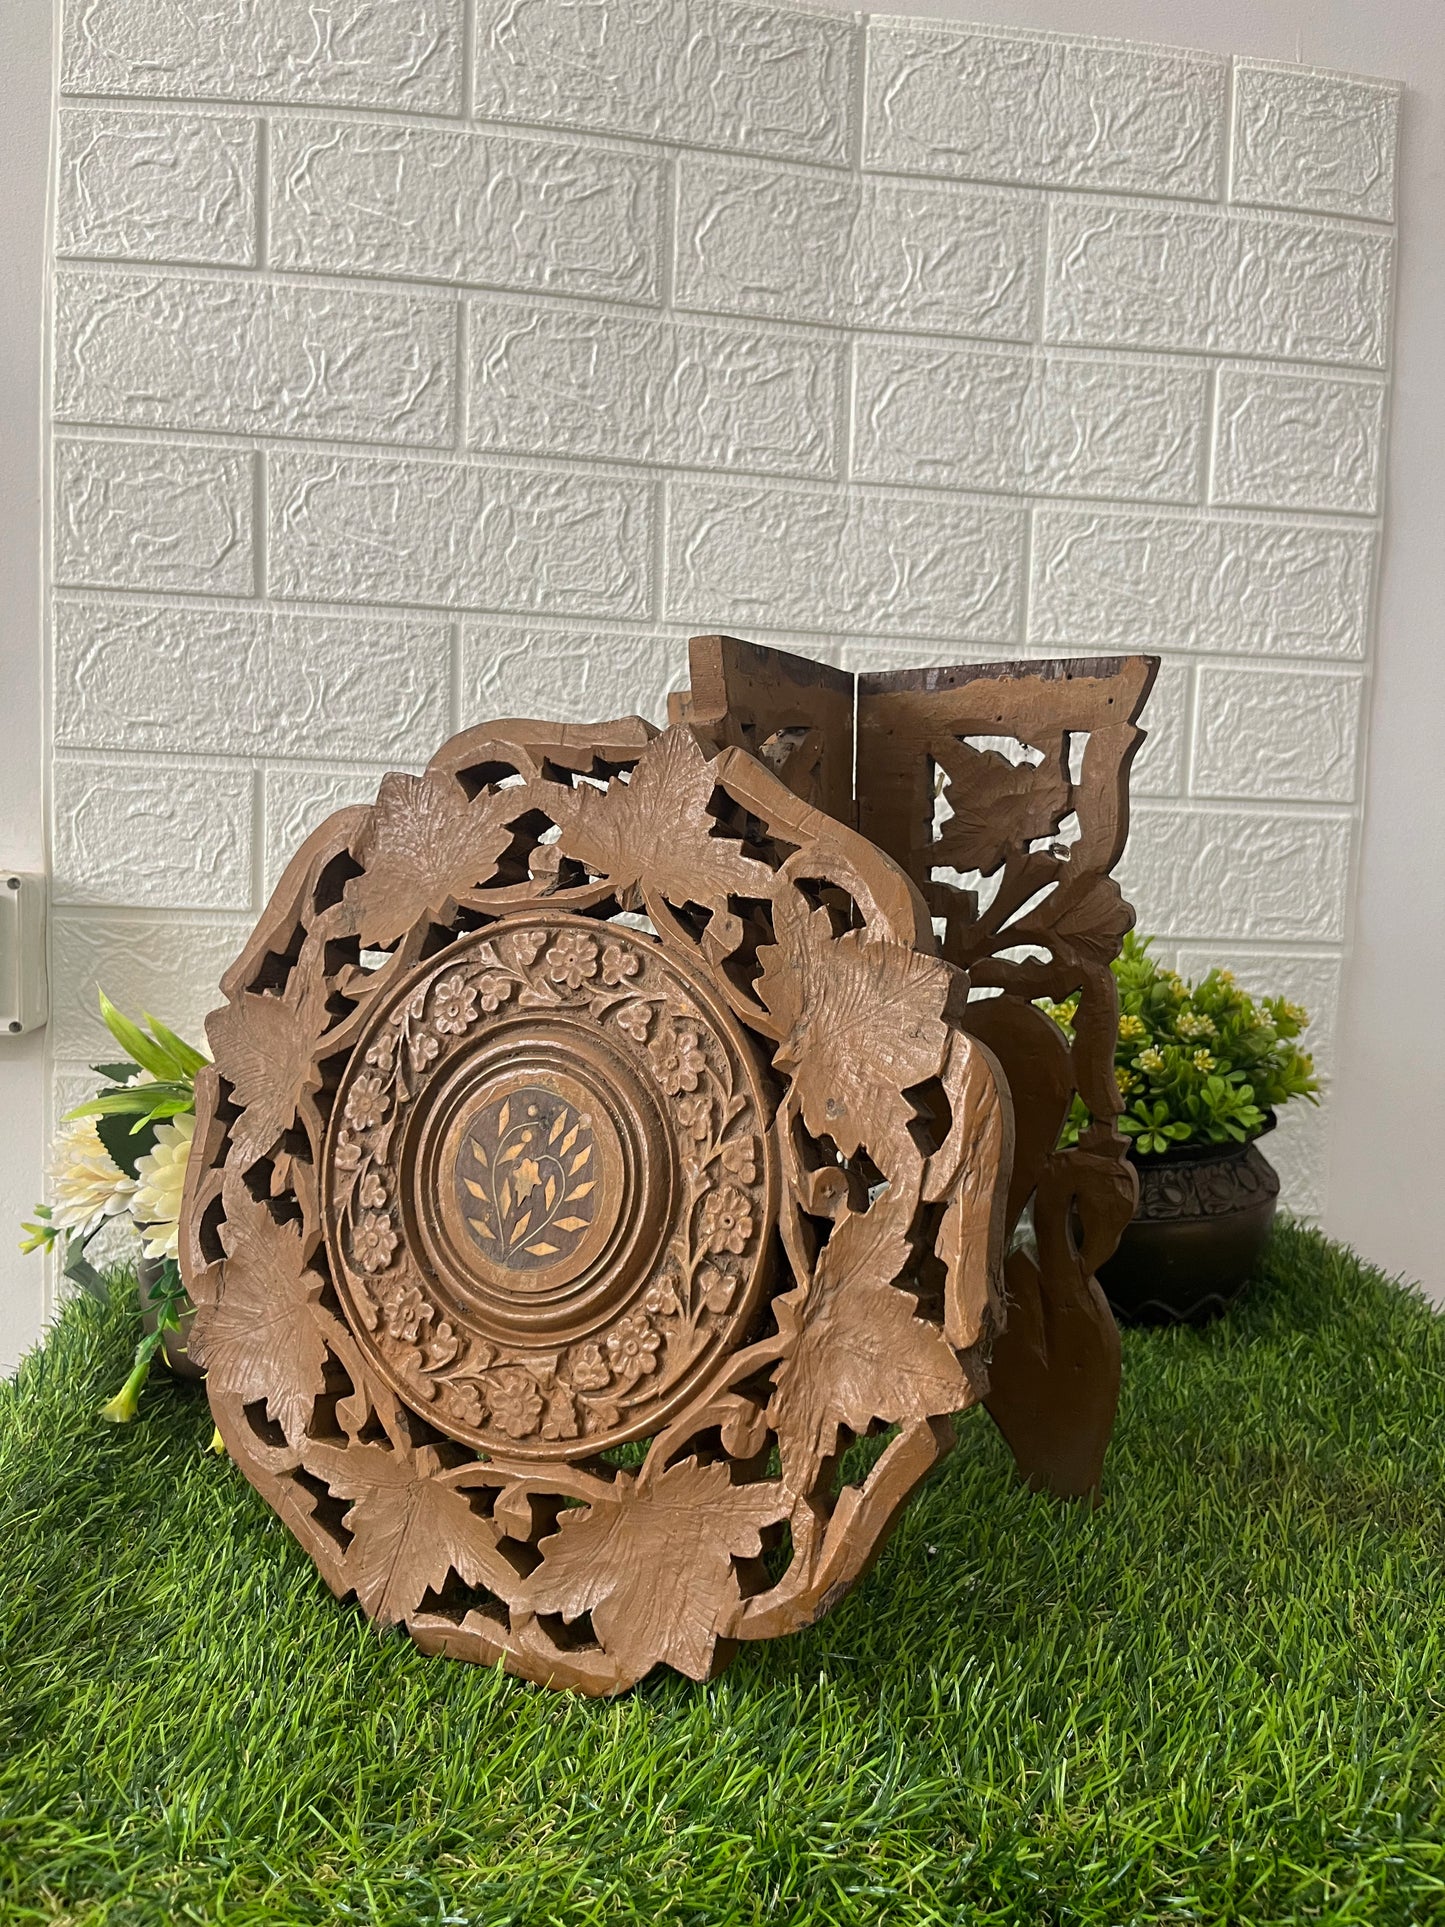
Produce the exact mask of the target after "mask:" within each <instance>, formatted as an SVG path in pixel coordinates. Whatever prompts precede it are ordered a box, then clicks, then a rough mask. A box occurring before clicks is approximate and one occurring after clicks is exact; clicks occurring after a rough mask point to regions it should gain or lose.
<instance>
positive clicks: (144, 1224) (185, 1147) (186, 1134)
mask: <svg viewBox="0 0 1445 1927" xmlns="http://www.w3.org/2000/svg"><path fill="white" fill-rule="evenodd" d="M195 1130H196V1119H195V1115H194V1113H193V1112H191V1111H182V1112H181V1113H180V1114H179V1115H178V1116H176V1117H173V1118H170V1119H169V1120H167V1121H166V1122H165V1123H163V1124H158V1125H157V1126H156V1141H155V1148H154V1149H153V1150H151V1151H148V1152H147V1153H146V1155H145V1156H144V1157H143V1158H140V1159H139V1160H138V1161H137V1163H136V1167H135V1168H136V1175H137V1176H138V1178H139V1179H140V1182H139V1184H138V1185H137V1186H136V1192H135V1196H134V1197H133V1198H132V1199H131V1205H130V1214H131V1216H132V1217H133V1218H134V1219H135V1221H136V1223H137V1224H138V1225H139V1226H140V1234H141V1240H142V1243H143V1245H144V1248H145V1255H146V1256H147V1258H174V1257H175V1256H176V1255H177V1251H178V1248H179V1244H180V1230H181V1193H182V1192H183V1191H184V1190H185V1188H186V1164H187V1162H188V1160H189V1158H190V1155H191V1139H192V1137H193V1136H194V1135H195Z"/></svg>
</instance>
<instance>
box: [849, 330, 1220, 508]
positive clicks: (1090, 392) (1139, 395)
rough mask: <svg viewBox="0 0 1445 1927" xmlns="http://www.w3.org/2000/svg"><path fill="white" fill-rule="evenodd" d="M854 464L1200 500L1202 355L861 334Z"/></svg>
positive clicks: (982, 485) (982, 481)
mask: <svg viewBox="0 0 1445 1927" xmlns="http://www.w3.org/2000/svg"><path fill="white" fill-rule="evenodd" d="M856 367H857V373H856V375H855V401H854V420H855V438H854V448H855V453H854V462H853V471H854V473H855V474H856V475H858V476H860V477H862V478H864V479H865V480H868V481H875V482H913V483H921V484H925V485H927V486H930V487H934V488H941V487H943V488H962V489H972V490H990V489H1002V490H1008V491H1011V492H1013V491H1016V492H1020V493H1022V492H1030V493H1033V494H1038V495H1097V496H1103V497H1111V498H1114V499H1116V500H1128V499H1130V498H1131V497H1132V498H1134V499H1136V500H1141V501H1156V502H1192V501H1197V500H1198V499H1199V496H1200V493H1201V490H1202V484H1203V468H1204V463H1203V455H1204V432H1205V393H1206V387H1207V375H1206V372H1205V370H1204V368H1203V367H1202V366H1199V365H1196V364H1192V363H1185V362H1136V361H1126V360H1120V359H1118V358H1112V359H1091V360H1085V359H1082V358H1079V357H1075V356H1069V355H1031V354H1028V353H1026V352H1018V351H1015V352H1009V351H1007V350H1001V349H981V348H953V347H943V346H941V345H939V346H934V345H933V344H931V343H923V342H912V341H908V342H904V341H887V340H877V339H865V340H863V341H860V342H859V343H858V347H857V350H856Z"/></svg>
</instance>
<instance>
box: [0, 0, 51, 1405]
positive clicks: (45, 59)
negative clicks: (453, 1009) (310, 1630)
mask: <svg viewBox="0 0 1445 1927" xmlns="http://www.w3.org/2000/svg"><path fill="white" fill-rule="evenodd" d="M0 76H3V111H0V178H3V180H4V182H5V191H4V193H3V194H0V261H3V262H4V263H5V272H4V274H3V275H0V704H3V719H4V739H3V751H0V863H5V864H14V865H16V866H17V867H21V866H28V867H30V868H31V869H34V870H37V871H43V870H44V868H45V864H46V849H45V836H44V816H43V810H42V801H41V799H42V761H43V732H42V723H41V689H42V677H41V591H42V584H43V571H42V566H41V564H42V558H41V536H42V515H41V509H42V502H43V475H42V427H43V422H44V412H43V400H42V398H43V393H44V384H43V380H42V356H43V348H44V339H45V334H44V329H45V311H46V288H45V279H46V275H45V267H46V263H45V238H46V235H45V227H46V181H47V167H48V161H49V131H50V120H51V112H50V88H51V9H50V7H49V5H47V4H44V0H8V3H7V4H6V5H5V6H3V7H0ZM45 1044H46V1040H45V1035H44V1033H43V1032H32V1033H31V1034H30V1035H29V1036H26V1037H19V1038H14V1037H8V1036H4V1035H0V1371H4V1370H6V1369H7V1368H8V1367H9V1366H10V1365H12V1364H13V1363H14V1362H15V1361H16V1360H18V1359H19V1357H20V1356H21V1354H22V1353H23V1352H25V1351H26V1350H28V1349H29V1347H30V1346H31V1345H32V1344H33V1343H34V1342H35V1339H36V1338H37V1337H38V1336H39V1333H40V1327H41V1318H42V1313H43V1309H44V1298H43V1288H44V1274H43V1270H42V1267H41V1264H40V1262H39V1261H38V1260H37V1259H35V1258H33V1257H32V1258H28V1259H22V1258H21V1256H20V1254H19V1252H18V1250H17V1249H16V1245H17V1241H18V1238H19V1228H20V1220H21V1219H22V1217H28V1216H29V1215H30V1210H31V1207H32V1206H33V1205H34V1203H35V1201H36V1199H37V1198H38V1197H39V1196H40V1193H41V1176H42V1154H43V1150H44V1130H43V1122H42V1120H43V1118H44V1112H45V1104H44V1091H45V1079H44V1068H45Z"/></svg>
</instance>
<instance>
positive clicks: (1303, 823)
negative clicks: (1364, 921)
mask: <svg viewBox="0 0 1445 1927" xmlns="http://www.w3.org/2000/svg"><path fill="white" fill-rule="evenodd" d="M1349 856H1350V819H1349V818H1348V817H1347V816H1286V815H1279V814H1273V813H1270V812H1268V811H1253V810H1251V811H1244V810H1201V809H1198V808H1192V809H1191V808H1188V807H1179V806H1176V807H1173V808H1171V807H1168V806H1166V805H1163V804H1158V803H1142V804H1140V805H1139V806H1138V807H1137V808H1136V809H1135V811H1134V815H1133V827H1132V829H1131V830H1130V833H1129V846H1128V849H1127V850H1126V851H1125V853H1124V860H1123V863H1122V865H1121V866H1120V882H1121V883H1122V885H1123V889H1124V894H1125V896H1127V897H1128V898H1129V900H1130V902H1131V903H1133V904H1135V905H1136V906H1137V908H1138V911H1139V927H1140V929H1141V930H1156V931H1159V932H1160V933H1161V934H1163V935H1165V936H1170V937H1198V938H1208V939H1209V940H1210V941H1212V942H1215V943H1217V942H1219V941H1220V940H1221V939H1238V940H1239V941H1241V942H1245V943H1282V942H1292V943H1293V942H1299V943H1340V942H1342V941H1343V939H1344V934H1345V886H1346V883H1347V880H1348V875H1349Z"/></svg>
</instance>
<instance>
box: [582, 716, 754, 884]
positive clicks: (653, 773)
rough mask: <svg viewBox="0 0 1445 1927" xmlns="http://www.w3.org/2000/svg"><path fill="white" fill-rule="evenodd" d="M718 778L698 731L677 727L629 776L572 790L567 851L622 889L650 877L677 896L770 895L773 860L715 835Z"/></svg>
mask: <svg viewBox="0 0 1445 1927" xmlns="http://www.w3.org/2000/svg"><path fill="white" fill-rule="evenodd" d="M716 782H717V777H716V772H715V771H714V769H713V766H712V764H711V763H710V762H709V761H708V759H707V756H706V755H705V754H704V752H703V750H702V748H701V746H700V745H699V743H698V741H697V739H696V737H695V736H694V735H693V734H692V732H691V730H688V729H669V730H667V731H665V732H664V734H662V735H661V736H658V737H656V738H655V739H654V740H653V741H652V742H651V743H650V744H649V745H648V747H647V748H646V750H644V752H643V754H642V757H641V759H640V760H639V762H638V764H637V767H636V768H635V769H634V770H633V772H632V777H631V780H630V781H629V782H628V783H626V784H621V783H614V784H613V785H612V787H611V788H610V789H608V790H606V791H600V790H595V789H591V788H589V787H587V786H583V787H582V788H580V789H578V790H575V791H569V792H567V800H566V802H565V804H563V805H562V806H561V807H560V808H559V811H558V814H559V816H562V815H563V813H564V811H565V820H563V824H562V837H561V847H562V850H563V852H564V853H565V854H566V855H567V856H571V857H575V858H577V859H578V860H579V861H580V862H582V863H585V864H586V865H587V867H588V869H589V870H593V871H595V872H596V873H597V874H598V875H599V876H605V877H607V878H608V879H609V880H610V881H611V882H612V883H613V884H614V885H615V886H616V887H617V889H619V890H624V889H627V888H629V887H630V886H631V885H633V884H636V883H643V884H645V885H646V887H647V889H648V890H649V891H657V892H659V893H660V894H661V895H662V896H664V897H665V898H667V899H668V901H669V902H672V903H679V904H681V903H688V902H693V903H700V904H703V905H705V906H707V907H708V908H711V909H720V908H722V907H723V905H724V904H725V903H726V900H727V897H728V895H729V893H734V892H735V893H736V894H738V895H740V896H754V897H756V896H764V895H766V894H767V892H768V890H769V888H770V887H771V884H772V881H773V873H772V871H771V870H770V869H769V868H768V866H767V865H766V864H765V863H759V862H757V861H756V860H755V859H754V858H752V857H747V856H744V855H743V853H742V851H741V849H740V848H739V846H738V844H737V843H736V842H735V841H733V840H729V839H727V838H725V837H722V836H717V835H714V834H713V832H714V831H715V830H716V829H717V824H716V822H715V820H714V819H713V817H712V816H711V815H710V814H709V813H708V804H709V802H710V801H711V800H712V793H713V790H714V788H715V786H716Z"/></svg>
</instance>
